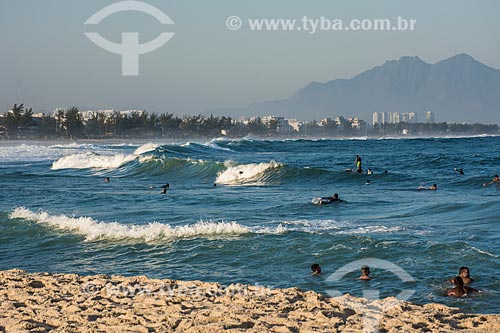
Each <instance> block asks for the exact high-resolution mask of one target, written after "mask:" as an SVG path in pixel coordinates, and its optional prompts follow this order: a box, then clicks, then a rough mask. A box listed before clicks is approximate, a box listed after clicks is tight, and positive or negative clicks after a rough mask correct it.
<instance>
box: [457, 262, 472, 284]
mask: <svg viewBox="0 0 500 333" xmlns="http://www.w3.org/2000/svg"><path fill="white" fill-rule="evenodd" d="M458 276H460V277H461V278H462V281H463V282H464V284H470V283H472V282H474V279H472V278H471V277H470V271H469V267H465V266H462V267H460V268H459V269H458Z"/></svg>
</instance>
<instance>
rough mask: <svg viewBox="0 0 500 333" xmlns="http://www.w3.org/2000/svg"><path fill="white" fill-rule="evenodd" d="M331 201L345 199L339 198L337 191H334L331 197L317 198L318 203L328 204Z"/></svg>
mask: <svg viewBox="0 0 500 333" xmlns="http://www.w3.org/2000/svg"><path fill="white" fill-rule="evenodd" d="M332 202H345V200H342V199H340V198H339V195H338V194H337V193H334V194H333V196H332V197H323V198H320V200H318V203H317V204H318V205H325V204H329V203H332Z"/></svg>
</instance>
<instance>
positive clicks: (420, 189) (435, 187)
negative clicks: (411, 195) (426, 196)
mask: <svg viewBox="0 0 500 333" xmlns="http://www.w3.org/2000/svg"><path fill="white" fill-rule="evenodd" d="M437 188H438V186H437V184H432V186H429V187H419V188H418V190H419V191H422V190H431V191H436V190H437Z"/></svg>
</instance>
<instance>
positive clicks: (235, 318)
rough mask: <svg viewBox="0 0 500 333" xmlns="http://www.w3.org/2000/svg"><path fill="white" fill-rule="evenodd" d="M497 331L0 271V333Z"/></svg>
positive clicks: (401, 315)
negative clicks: (51, 332)
mask: <svg viewBox="0 0 500 333" xmlns="http://www.w3.org/2000/svg"><path fill="white" fill-rule="evenodd" d="M375 328H378V329H379V331H380V332H401V331H403V332H410V331H411V332H431V331H432V332H435V331H440V332H499V331H500V314H487V315H481V314H464V313H462V312H461V311H460V310H459V309H457V308H451V307H447V306H445V305H441V304H436V303H434V304H425V305H415V304H412V303H409V302H405V301H399V300H397V299H395V298H393V297H389V298H386V299H383V300H375V301H368V300H366V299H362V298H356V297H352V296H349V295H344V296H341V297H336V298H329V297H325V296H323V295H320V294H317V293H315V292H313V291H301V290H299V289H297V288H289V289H267V288H263V287H259V286H247V285H241V284H234V285H230V286H222V285H220V284H218V283H206V282H201V281H177V280H169V279H162V280H160V279H149V278H147V277H146V276H134V277H123V276H115V275H112V276H109V275H102V274H101V275H95V276H80V275H77V274H51V273H28V272H25V271H22V270H19V269H12V270H5V271H0V332H30V331H31V332H49V331H53V332H100V331H102V332H104V331H105V332H174V331H178V332H222V331H223V332H241V331H246V332H363V331H366V330H367V329H368V331H373V330H374V329H375Z"/></svg>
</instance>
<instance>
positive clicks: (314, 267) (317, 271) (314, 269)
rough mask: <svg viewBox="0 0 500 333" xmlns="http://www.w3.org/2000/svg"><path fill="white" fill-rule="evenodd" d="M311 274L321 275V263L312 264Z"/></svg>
mask: <svg viewBox="0 0 500 333" xmlns="http://www.w3.org/2000/svg"><path fill="white" fill-rule="evenodd" d="M311 271H312V273H311V275H312V276H316V275H320V274H321V267H320V265H319V264H312V265H311Z"/></svg>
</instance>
